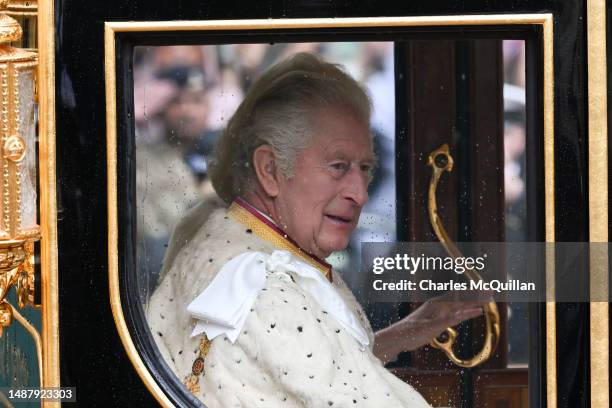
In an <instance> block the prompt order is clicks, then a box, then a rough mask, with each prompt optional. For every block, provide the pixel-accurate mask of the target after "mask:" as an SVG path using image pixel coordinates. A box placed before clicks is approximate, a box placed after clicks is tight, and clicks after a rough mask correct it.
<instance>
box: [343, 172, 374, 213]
mask: <svg viewBox="0 0 612 408" xmlns="http://www.w3.org/2000/svg"><path fill="white" fill-rule="evenodd" d="M346 183H347V184H346V186H345V188H344V195H345V198H347V199H349V200H351V201H353V202H355V204H357V205H358V206H360V207H362V206H363V205H365V203H367V202H368V198H369V196H368V180H367V179H366V177H365V176H364V175H363V174H361V172H360V171H352V172H351V173H350V177H347V180H346Z"/></svg>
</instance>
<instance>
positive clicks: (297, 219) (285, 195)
mask: <svg viewBox="0 0 612 408" xmlns="http://www.w3.org/2000/svg"><path fill="white" fill-rule="evenodd" d="M314 118H315V122H316V123H315V125H314V129H313V138H312V143H311V144H310V146H309V147H307V148H306V149H304V150H302V151H301V152H300V153H299V154H298V157H297V158H296V163H295V165H294V172H293V177H291V178H288V179H287V178H284V177H282V176H281V178H280V186H279V194H278V196H277V200H276V203H277V210H278V214H279V218H280V220H279V221H280V222H281V224H282V225H281V226H282V227H283V228H284V229H285V231H286V232H287V234H288V235H289V236H290V237H292V238H293V239H295V240H296V241H297V243H298V244H299V245H300V247H302V248H303V249H304V250H306V251H308V252H310V253H312V254H313V255H316V256H318V257H320V258H325V257H327V256H329V254H330V253H331V252H333V251H338V250H342V249H344V248H346V246H347V245H348V242H349V238H350V235H351V233H352V232H353V230H354V229H355V227H356V226H357V222H358V221H359V215H360V213H361V208H362V207H363V205H364V204H365V203H366V202H367V201H368V191H367V190H368V184H369V182H370V179H371V176H372V170H373V167H374V162H375V159H374V153H373V152H372V139H371V136H370V130H369V128H368V124H367V123H365V122H364V121H363V120H362V119H360V118H359V116H357V115H356V114H355V113H354V112H352V111H351V110H350V109H348V108H337V107H333V108H326V109H321V110H320V111H319V112H318V114H317V115H315V116H314Z"/></svg>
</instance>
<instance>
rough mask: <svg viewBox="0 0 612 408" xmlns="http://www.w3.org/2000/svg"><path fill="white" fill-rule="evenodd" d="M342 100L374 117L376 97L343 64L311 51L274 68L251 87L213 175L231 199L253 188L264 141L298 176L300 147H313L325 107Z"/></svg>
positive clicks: (224, 136) (218, 155)
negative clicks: (255, 164)
mask: <svg viewBox="0 0 612 408" xmlns="http://www.w3.org/2000/svg"><path fill="white" fill-rule="evenodd" d="M332 106H341V107H347V108H349V109H351V110H352V111H354V112H355V113H356V114H357V115H358V116H359V117H360V118H361V119H362V120H363V121H364V123H367V124H368V125H369V123H370V110H371V103H370V99H369V97H368V95H367V93H366V91H365V89H364V88H362V87H361V85H359V83H357V81H355V80H354V79H353V78H351V77H350V76H349V75H348V74H347V73H345V72H344V71H343V70H342V69H341V68H340V67H339V66H338V65H335V64H330V63H328V62H325V61H323V60H322V59H321V58H319V57H317V56H314V55H312V54H307V53H299V54H296V55H294V56H292V57H290V58H288V59H286V60H284V61H282V62H280V63H278V64H276V65H274V66H273V67H272V68H270V69H269V70H268V71H266V72H265V73H264V74H263V75H262V76H261V77H260V78H259V79H257V80H256V81H255V82H254V83H253V85H252V86H251V88H250V89H249V90H248V92H247V94H246V97H245V98H244V100H243V101H242V103H241V104H240V106H239V107H238V110H237V111H236V113H235V114H234V115H233V117H232V118H231V119H230V121H229V123H228V125H227V128H226V129H225V130H224V132H223V134H222V135H221V137H220V139H219V142H218V144H217V148H216V150H215V154H214V160H213V161H212V163H211V169H210V177H211V181H212V184H213V187H214V188H215V190H216V192H217V194H218V195H219V197H221V199H223V200H224V201H225V202H227V203H229V202H231V201H232V200H233V199H234V198H236V197H237V196H240V195H243V194H244V193H245V192H248V191H251V190H252V188H253V187H254V186H255V184H254V183H255V182H256V180H257V177H256V174H255V169H254V167H253V161H252V160H253V153H254V152H255V149H257V148H258V147H259V146H261V145H269V146H271V147H272V149H273V150H274V154H275V156H276V165H277V166H278V168H279V169H280V170H281V171H282V172H283V174H284V175H285V176H286V177H292V176H293V164H294V163H295V159H296V157H297V155H298V154H299V152H300V151H301V150H302V149H304V148H306V147H308V146H309V144H310V140H311V137H312V130H313V127H314V126H315V124H316V123H317V118H316V117H315V115H316V114H317V112H319V111H320V109H324V108H328V107H332Z"/></svg>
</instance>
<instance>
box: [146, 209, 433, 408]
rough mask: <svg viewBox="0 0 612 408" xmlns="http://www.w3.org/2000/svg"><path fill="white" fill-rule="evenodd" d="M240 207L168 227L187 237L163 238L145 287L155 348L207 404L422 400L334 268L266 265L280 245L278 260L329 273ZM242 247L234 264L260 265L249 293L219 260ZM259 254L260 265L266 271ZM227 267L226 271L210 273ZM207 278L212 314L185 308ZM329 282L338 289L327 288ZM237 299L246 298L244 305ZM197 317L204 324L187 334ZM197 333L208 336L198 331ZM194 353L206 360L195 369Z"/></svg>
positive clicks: (420, 403)
mask: <svg viewBox="0 0 612 408" xmlns="http://www.w3.org/2000/svg"><path fill="white" fill-rule="evenodd" d="M247 207H248V205H246V206H244V205H241V204H240V203H236V202H234V203H233V204H232V206H231V207H230V209H229V210H228V209H225V208H217V209H215V210H213V211H211V212H209V213H208V214H206V215H205V222H203V221H202V220H200V221H199V222H200V223H202V222H203V225H202V226H201V227H200V228H199V229H197V226H195V225H184V226H183V227H184V228H186V229H188V230H189V229H191V230H192V231H196V232H195V233H193V232H191V233H187V234H185V235H184V236H181V235H180V234H177V233H175V237H174V238H175V240H176V239H179V240H182V242H181V243H179V246H180V245H182V244H184V246H183V247H182V249H181V250H180V251H176V252H175V253H174V254H173V253H172V250H173V248H172V247H171V248H170V255H171V259H170V260H171V264H170V267H169V268H168V270H167V271H166V272H165V274H163V275H162V281H161V283H160V286H159V287H158V288H157V289H156V290H155V292H154V294H153V296H152V297H151V300H150V303H149V307H148V310H147V318H148V323H149V326H150V328H151V331H152V333H153V336H154V337H155V340H156V342H157V345H158V347H159V350H160V351H161V354H162V355H163V356H164V358H165V360H166V362H167V363H168V365H169V366H170V367H171V368H172V370H173V371H174V373H175V374H176V375H177V376H178V377H179V378H180V379H181V381H183V382H184V383H186V384H187V385H188V388H189V389H190V390H191V391H192V392H194V394H195V395H196V396H197V397H198V398H199V399H200V400H202V401H203V402H204V404H205V405H206V406H207V407H209V408H217V407H245V408H258V407H270V408H280V407H334V408H336V407H372V408H381V407H385V408H392V407H428V406H429V405H428V404H427V402H426V401H425V400H424V399H423V397H422V396H421V395H420V394H419V393H418V392H416V391H415V390H414V389H413V388H412V387H411V386H410V385H408V384H406V383H404V382H403V381H401V380H399V379H398V378H396V377H395V376H394V375H393V374H391V373H390V372H389V371H387V369H385V368H384V366H383V365H382V364H381V362H380V360H379V359H378V358H377V357H375V356H374V354H372V347H373V344H374V334H373V332H372V329H371V327H370V324H369V322H368V320H367V318H366V317H365V316H364V313H363V311H362V309H361V307H360V306H359V304H358V303H357V301H356V300H355V298H354V296H353V295H352V293H351V292H350V290H349V289H348V288H347V286H346V285H345V284H344V282H343V281H342V279H341V277H340V276H339V275H338V274H336V273H333V278H332V283H331V286H329V285H330V284H329V282H328V281H327V280H325V282H323V283H321V281H320V280H319V281H316V280H313V279H311V278H312V275H310V278H309V277H308V276H306V277H304V276H302V275H299V274H297V273H294V271H293V270H292V268H291V267H287V268H284V267H283V265H280V266H278V265H277V266H276V267H274V266H273V267H269V264H270V262H268V261H269V260H270V259H271V258H270V257H271V256H272V254H275V257H276V258H274V259H277V260H278V257H277V255H279V254H280V255H281V261H282V259H285V260H287V261H288V262H293V265H302V266H304V265H309V266H310V267H311V268H310V269H309V268H308V267H304V270H308V272H309V273H312V268H315V270H317V271H319V273H321V277H323V276H324V273H325V272H330V273H331V269H330V270H329V271H326V270H325V267H324V265H322V264H321V263H320V262H319V264H317V261H316V260H313V259H312V258H311V257H309V256H307V255H305V254H303V253H301V252H300V250H299V249H297V250H296V247H295V245H294V244H293V243H291V242H290V241H289V240H288V239H287V238H286V237H283V235H282V234H279V233H278V231H275V230H274V228H273V227H272V228H271V227H270V226H269V225H268V224H269V223H267V222H266V221H265V220H264V219H263V218H262V216H261V214H259V217H258V216H257V214H253V209H252V208H250V209H249V208H247ZM207 211H208V210H207ZM200 212H202V211H200ZM200 216H202V214H200ZM275 251H276V252H275ZM278 251H281V252H278ZM245 253H246V255H245ZM249 254H250V255H249ZM239 256H242V257H243V258H242V259H244V260H245V262H242V264H241V265H240V268H238V269H240V271H241V273H243V274H244V273H245V268H247V270H248V268H249V267H250V266H249V265H252V269H253V271H256V270H257V271H258V272H257V273H256V272H253V276H255V275H257V274H259V275H257V277H258V278H257V279H260V280H257V279H254V282H252V283H251V282H249V285H251V289H249V287H247V289H246V290H247V291H249V290H250V292H249V293H254V294H255V295H254V297H253V299H251V300H249V299H241V300H240V299H238V298H237V297H236V295H235V294H236V293H242V292H240V291H238V292H236V289H235V287H234V286H232V285H238V287H241V285H242V282H241V281H240V282H234V283H232V279H231V278H232V277H233V276H248V275H233V274H234V273H238V272H236V271H237V270H238V269H237V268H233V269H232V268H231V266H232V265H231V264H230V268H229V269H228V267H226V265H228V262H229V261H230V260H232V259H236V258H237V257H239ZM282 256H284V257H285V258H282ZM249 257H250V258H249ZM167 259H168V258H167ZM249 262H251V263H250V264H249ZM262 262H263V264H265V265H267V266H265V268H266V269H265V271H266V272H265V274H263V275H262V272H261V271H262V270H263V269H261V268H263V267H264V266H262V265H263V264H262ZM281 263H282V262H281ZM224 267H226V269H225V270H224V272H223V274H224V276H225V277H224V278H223V279H221V278H219V279H217V281H216V282H213V280H214V279H215V277H216V276H217V275H222V274H221V273H219V272H220V271H221V270H222V269H223V268H224ZM258 268H259V269H258ZM261 276H264V278H261ZM323 279H324V278H323ZM304 282H306V283H304ZM215 284H217V285H216V286H215ZM211 285H212V286H211ZM228 285H229V286H228ZM253 285H254V286H253ZM258 285H260V286H258ZM308 285H310V286H308ZM317 285H319V286H317ZM325 285H327V286H325ZM209 286H211V288H213V289H214V288H217V287H219V288H221V289H220V291H219V292H217V293H214V295H215V296H217V297H218V298H219V299H217V298H215V304H214V305H212V306H211V305H209V306H208V307H209V310H208V312H210V313H209V314H213V315H214V314H215V313H218V314H219V316H221V317H220V318H219V321H217V320H215V316H208V315H207V316H208V317H209V318H210V319H211V320H208V319H207V318H206V319H205V318H204V317H202V318H201V319H199V318H195V317H194V315H193V314H192V313H190V312H189V311H188V310H187V308H188V305H190V304H191V303H192V301H194V299H196V298H198V296H199V295H201V294H202V292H204V291H205V290H206V289H207V288H208V287H209ZM247 286H248V285H247ZM318 287H320V288H321V290H318V289H317V288H318ZM252 288H258V289H257V290H255V289H252ZM305 288H306V289H305ZM313 288H314V289H313ZM330 288H331V290H333V291H335V293H332V294H331V295H330V292H326V290H328V289H330ZM209 293H212V292H210V290H209ZM225 293H227V294H228V296H227V304H224V300H223V299H226V298H225V297H224V296H225V295H224V294H225ZM332 295H333V296H332ZM338 295H339V296H338ZM328 298H329V299H328ZM199 299H200V300H202V297H200V298H199ZM317 299H318V300H317ZM338 299H340V300H339V301H338ZM203 300H204V303H205V301H206V296H204V299H203ZM237 302H238V303H237ZM242 302H246V303H248V305H247V306H248V307H247V308H246V309H245V305H244V304H242ZM194 303H197V302H194ZM202 307H203V308H206V306H202ZM211 307H212V310H211ZM226 307H227V309H226ZM326 309H330V310H332V309H333V313H330V310H326ZM245 313H246V315H245ZM198 316H199V315H198ZM222 318H223V319H226V320H227V319H229V320H230V321H229V322H228V321H226V320H223V319H222ZM339 319H344V321H340V320H339ZM351 319H352V320H351ZM219 322H221V323H220V324H217V323H219ZM347 322H348V323H347ZM198 324H199V326H198V328H199V331H202V330H204V333H202V334H197V335H196V336H194V337H192V333H193V332H194V328H196V326H197V325H198ZM224 324H225V325H226V326H224ZM204 334H206V335H208V336H209V337H211V338H212V340H211V341H210V342H208V341H206V340H204V339H205V338H206V337H205V336H204ZM215 336H216V337H215ZM232 340H235V341H232ZM203 352H204V353H203ZM199 357H203V370H200V369H197V370H196V371H195V374H194V372H193V370H195V368H194V367H195V365H194V361H195V360H196V359H198V358H199ZM196 374H197V375H196Z"/></svg>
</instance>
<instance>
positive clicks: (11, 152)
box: [2, 135, 26, 162]
mask: <svg viewBox="0 0 612 408" xmlns="http://www.w3.org/2000/svg"><path fill="white" fill-rule="evenodd" d="M25 153H26V144H25V140H23V138H21V137H20V136H17V135H13V136H10V137H9V138H8V139H6V142H4V147H3V149H2V156H3V157H4V158H5V159H8V160H10V161H12V162H19V161H21V160H23V158H24V157H25Z"/></svg>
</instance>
